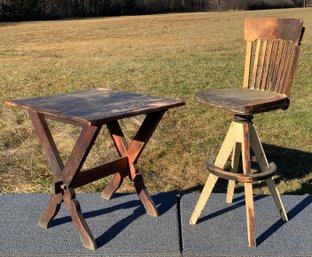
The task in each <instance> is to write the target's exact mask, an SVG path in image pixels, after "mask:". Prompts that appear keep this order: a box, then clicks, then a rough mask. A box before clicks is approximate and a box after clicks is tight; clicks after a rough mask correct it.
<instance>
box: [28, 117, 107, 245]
mask: <svg viewBox="0 0 312 257" xmlns="http://www.w3.org/2000/svg"><path fill="white" fill-rule="evenodd" d="M29 116H30V118H31V120H32V122H33V125H34V127H35V130H36V133H37V135H38V137H39V140H40V143H41V146H42V148H43V152H44V153H45V155H46V157H47V159H48V162H49V165H50V168H51V171H52V173H53V176H54V193H53V194H51V198H50V201H49V204H48V207H47V208H46V210H45V211H44V213H43V214H42V216H41V217H40V221H39V225H40V226H41V227H44V228H48V227H49V225H50V224H51V221H52V219H53V218H54V217H55V216H56V215H57V213H58V211H59V209H60V205H61V203H62V202H64V203H65V204H66V206H67V207H68V209H69V210H70V212H71V217H72V220H73V223H74V224H75V226H76V229H77V231H78V233H79V236H80V239H81V241H82V243H83V245H84V246H85V247H86V248H88V249H92V250H93V249H96V244H95V240H94V238H93V235H92V233H91V231H90V229H89V227H88V226H87V224H86V222H85V220H84V218H83V216H82V213H81V209H80V204H79V202H78V200H77V199H76V196H75V192H74V189H73V188H72V187H70V184H71V182H72V180H73V178H74V176H75V174H76V173H78V172H79V171H80V169H81V167H82V165H83V163H84V161H85V159H86V157H87V155H88V153H89V151H90V149H91V147H92V145H93V143H94V141H95V139H96V137H97V135H98V133H99V131H100V129H101V127H95V126H85V127H83V129H82V131H81V134H80V136H79V138H78V140H77V142H76V144H75V146H74V148H73V150H72V152H71V154H70V156H69V158H68V161H67V163H66V165H65V166H64V164H63V162H62V160H61V157H60V155H59V153H58V151H57V148H56V145H55V142H54V140H53V138H52V135H51V132H50V129H49V127H48V125H47V123H46V120H45V117H44V115H42V114H38V113H36V112H33V111H29Z"/></svg>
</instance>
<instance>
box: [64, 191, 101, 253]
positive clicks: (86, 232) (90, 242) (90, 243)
mask: <svg viewBox="0 0 312 257" xmlns="http://www.w3.org/2000/svg"><path fill="white" fill-rule="evenodd" d="M63 199H64V202H65V204H66V206H67V208H68V209H69V210H70V213H71V217H72V220H73V223H74V225H75V227H76V229H77V231H78V233H79V236H80V239H81V242H82V244H83V246H84V247H86V248H87V249H90V250H95V249H96V248H97V246H96V243H95V240H94V238H93V235H92V233H91V230H90V229H89V227H88V225H87V223H86V221H85V219H84V217H83V215H82V212H81V208H80V204H79V202H78V200H77V199H76V195H75V192H74V190H73V189H72V188H66V189H65V190H64V198H63Z"/></svg>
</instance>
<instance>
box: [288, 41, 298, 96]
mask: <svg viewBox="0 0 312 257" xmlns="http://www.w3.org/2000/svg"><path fill="white" fill-rule="evenodd" d="M299 50H300V46H294V48H293V57H292V63H291V66H290V68H289V72H288V75H287V78H286V81H285V84H286V85H285V86H286V88H285V89H284V94H285V95H287V97H288V98H290V94H291V92H290V91H291V85H292V83H293V80H294V75H295V70H296V68H297V64H298V59H299Z"/></svg>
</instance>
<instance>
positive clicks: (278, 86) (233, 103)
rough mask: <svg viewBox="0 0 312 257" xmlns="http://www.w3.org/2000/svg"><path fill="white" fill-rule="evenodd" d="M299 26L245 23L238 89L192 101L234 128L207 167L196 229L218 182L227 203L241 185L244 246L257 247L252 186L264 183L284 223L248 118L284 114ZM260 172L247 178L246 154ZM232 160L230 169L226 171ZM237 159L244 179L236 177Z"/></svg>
mask: <svg viewBox="0 0 312 257" xmlns="http://www.w3.org/2000/svg"><path fill="white" fill-rule="evenodd" d="M303 33H304V27H303V23H302V22H301V21H300V20H297V19H276V18H266V19H259V18H258V19H246V20H245V40H246V41H247V49H246V59H245V73H244V82H243V88H236V89H219V90H208V91H205V92H200V93H198V94H197V100H198V101H199V102H201V103H203V104H205V105H208V106H214V107H217V108H220V109H223V110H226V111H229V112H231V113H233V114H234V119H233V122H232V124H231V126H230V129H229V131H228V133H227V135H226V137H225V140H224V142H223V144H222V146H221V149H220V151H219V153H218V155H217V157H216V158H211V159H210V160H209V161H208V165H207V168H208V171H209V175H208V179H207V182H206V184H205V186H204V189H203V191H202V193H201V195H200V198H199V200H198V202H197V204H196V207H195V209H194V211H193V214H192V217H191V219H190V224H196V222H197V220H198V218H199V216H200V214H201V211H202V210H203V208H204V206H205V204H206V202H207V200H208V198H209V196H210V194H211V192H212V190H213V187H214V185H215V183H216V182H217V180H218V178H223V179H227V180H228V190H227V199H226V201H227V202H228V203H231V202H232V198H233V193H234V187H235V182H240V183H243V184H244V189H245V201H246V216H247V230H248V243H249V246H250V247H255V246H256V236H255V226H254V203H253V191H252V190H253V189H252V182H253V181H258V180H265V182H266V183H267V185H268V187H269V189H270V191H271V194H272V197H273V199H274V202H275V204H276V206H277V208H278V211H279V213H280V215H281V217H282V219H283V220H284V221H287V215H286V212H285V209H284V207H283V204H282V202H281V199H280V195H279V193H278V191H277V189H276V187H275V183H274V181H273V178H272V177H273V175H274V173H275V171H276V165H275V164H274V163H268V160H267V158H266V155H265V153H264V151H263V148H262V144H261V142H260V139H259V137H258V134H257V132H256V130H255V127H254V125H253V122H252V119H253V115H254V114H256V113H262V112H268V111H272V110H276V109H282V110H286V109H287V108H288V106H289V103H290V91H291V86H292V83H293V78H294V73H295V69H296V66H297V63H298V56H299V49H300V43H301V39H302V36H303ZM250 150H252V152H253V154H254V156H255V158H256V160H257V163H258V166H259V168H260V169H259V170H260V171H259V172H256V173H252V172H251V151H250ZM230 156H232V157H231V165H230V169H229V170H228V171H227V170H225V166H226V163H227V161H228V159H229V157H230ZM241 156H242V164H243V165H242V167H243V174H240V173H238V172H237V171H238V166H239V160H240V157H241Z"/></svg>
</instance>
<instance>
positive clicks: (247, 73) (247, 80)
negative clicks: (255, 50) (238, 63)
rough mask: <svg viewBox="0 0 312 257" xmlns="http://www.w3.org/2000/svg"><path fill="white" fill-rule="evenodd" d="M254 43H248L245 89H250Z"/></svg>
mask: <svg viewBox="0 0 312 257" xmlns="http://www.w3.org/2000/svg"><path fill="white" fill-rule="evenodd" d="M251 53H252V41H247V47H246V59H245V73H244V83H243V88H248V87H249V77H250V64H251Z"/></svg>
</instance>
